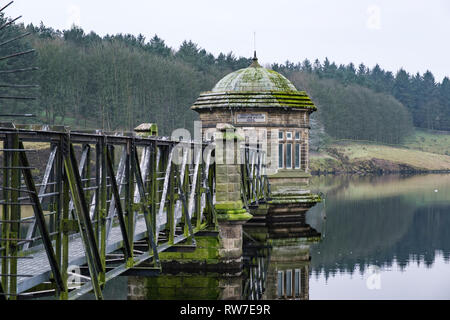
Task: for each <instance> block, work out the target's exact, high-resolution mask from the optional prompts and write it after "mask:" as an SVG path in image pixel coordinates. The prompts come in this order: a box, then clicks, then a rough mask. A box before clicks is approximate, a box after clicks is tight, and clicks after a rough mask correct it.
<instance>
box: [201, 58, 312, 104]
mask: <svg viewBox="0 0 450 320" xmlns="http://www.w3.org/2000/svg"><path fill="white" fill-rule="evenodd" d="M230 107H232V108H267V107H270V108H273V107H275V108H276V107H292V108H301V109H310V110H311V111H315V110H316V109H317V108H316V106H315V105H314V103H313V102H312V101H311V99H310V98H309V97H308V95H307V94H306V92H304V91H298V90H297V89H296V88H295V86H294V85H293V84H292V83H291V82H290V81H289V80H288V79H287V78H286V77H284V76H283V75H281V74H279V73H278V72H275V71H273V70H268V69H266V68H263V67H262V66H261V65H260V64H259V63H258V59H257V58H256V55H255V58H254V59H253V63H252V64H251V65H250V66H249V67H248V68H245V69H240V70H238V71H235V72H232V73H230V74H228V75H226V76H225V77H224V78H222V80H220V81H219V82H218V83H217V84H216V85H215V86H214V88H213V89H212V90H211V91H209V92H203V93H201V94H200V97H199V98H198V99H197V101H196V102H195V103H194V105H193V106H192V109H193V110H201V109H211V108H230Z"/></svg>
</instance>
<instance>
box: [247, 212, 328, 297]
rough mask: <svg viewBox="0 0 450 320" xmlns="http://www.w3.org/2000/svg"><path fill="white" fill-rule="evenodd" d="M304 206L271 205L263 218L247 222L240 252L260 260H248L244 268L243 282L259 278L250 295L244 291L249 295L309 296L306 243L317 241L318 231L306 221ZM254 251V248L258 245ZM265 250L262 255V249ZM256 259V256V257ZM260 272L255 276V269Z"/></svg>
mask: <svg viewBox="0 0 450 320" xmlns="http://www.w3.org/2000/svg"><path fill="white" fill-rule="evenodd" d="M306 213H307V210H305V208H298V207H297V208H296V207H295V206H290V207H289V209H286V206H283V207H281V206H280V207H278V206H276V205H275V206H271V207H270V208H269V212H268V213H267V216H266V219H265V221H261V220H259V221H258V223H254V224H252V223H251V222H250V223H247V225H246V226H245V228H244V229H245V233H246V235H247V237H246V241H245V244H244V256H245V257H246V259H247V260H248V261H263V262H262V263H258V264H256V265H255V264H254V263H253V264H252V263H251V264H250V266H249V268H248V269H247V271H246V274H247V279H246V280H247V282H246V284H245V285H244V288H246V286H250V285H247V283H251V282H252V281H253V282H255V280H260V279H261V280H263V281H264V283H263V284H262V285H260V288H262V289H263V290H259V291H258V290H257V289H259V288H258V287H256V284H258V282H257V281H256V284H254V285H253V286H254V287H255V288H254V290H253V291H250V293H253V296H251V295H250V296H249V295H248V292H245V291H244V296H243V298H249V299H264V300H274V299H293V300H307V299H309V266H310V259H311V257H310V254H309V250H310V244H312V243H315V242H319V241H320V239H321V234H320V233H319V232H317V230H315V229H314V228H312V227H311V226H310V225H309V224H307V223H306ZM258 246H259V250H257V251H256V252H255V248H258ZM261 249H263V250H265V252H266V255H265V256H264V258H265V259H263V258H262V253H264V251H262V250H261ZM257 259H260V260H257ZM260 271H261V272H263V273H264V274H263V275H262V276H261V277H260V279H256V277H255V275H258V272H260Z"/></svg>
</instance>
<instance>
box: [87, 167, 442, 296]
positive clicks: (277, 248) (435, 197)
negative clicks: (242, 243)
mask: <svg viewBox="0 0 450 320" xmlns="http://www.w3.org/2000/svg"><path fill="white" fill-rule="evenodd" d="M311 189H312V191H315V192H319V191H320V192H323V193H324V194H325V198H326V201H325V202H324V203H321V204H318V205H317V206H316V207H314V208H312V209H311V210H310V211H309V212H308V213H307V214H306V217H305V220H302V221H301V228H300V229H298V230H300V231H299V232H297V233H296V234H294V235H292V236H291V239H286V238H285V239H275V240H273V242H272V244H273V248H272V253H271V256H270V258H269V257H268V256H266V257H263V258H261V259H260V261H259V262H260V265H261V266H264V268H263V269H261V268H260V269H261V270H265V271H266V272H265V277H264V278H263V280H264V281H263V282H264V283H263V284H261V282H262V281H260V283H259V285H260V287H261V288H264V293H262V292H260V294H255V295H254V297H255V298H259V299H276V298H280V297H281V298H283V297H284V298H298V299H450V232H449V226H450V175H448V174H447V175H444V174H442V175H416V176H377V177H359V176H338V177H333V176H326V177H315V178H313V180H312V185H311ZM297 227H298V226H297ZM268 232H269V233H270V232H271V231H268ZM319 233H320V235H319V237H318V236H317V235H318V234H319ZM268 237H269V238H274V237H273V235H272V236H271V235H269V236H268ZM275 238H276V237H275ZM308 255H309V256H310V259H308V257H307V256H308ZM257 264H258V263H256V264H255V263H252V265H251V266H248V267H246V270H245V272H244V275H243V276H242V277H240V278H234V277H228V278H226V277H225V278H223V277H220V276H218V275H215V274H206V275H177V276H174V275H172V276H170V275H164V276H163V277H162V278H160V279H159V280H155V279H145V278H136V277H129V278H126V277H122V278H117V279H115V280H113V281H111V282H110V283H108V285H107V288H106V292H105V298H107V299H127V298H128V299H130V298H142V299H146V298H147V299H158V298H159V299H224V298H229V297H233V296H234V297H236V296H237V295H239V294H240V293H241V292H242V291H244V288H245V286H246V284H247V285H248V283H249V280H250V273H251V272H253V273H252V275H255V273H254V272H255V270H257V268H258V267H257V266H256V265H257ZM255 268H256V269H255ZM254 279H255V277H254V276H252V281H253V280H254ZM253 282H255V281H253ZM250 287H255V288H257V287H256V286H255V285H253V286H252V285H250ZM136 288H140V289H139V290H137V289H136ZM142 288H145V290H146V291H145V294H142V292H141V291H140V290H141V289H142ZM136 290H137V291H136ZM135 293H137V296H136V294H135ZM243 297H244V298H247V297H248V294H245V295H244V296H243ZM86 298H89V296H87V297H86Z"/></svg>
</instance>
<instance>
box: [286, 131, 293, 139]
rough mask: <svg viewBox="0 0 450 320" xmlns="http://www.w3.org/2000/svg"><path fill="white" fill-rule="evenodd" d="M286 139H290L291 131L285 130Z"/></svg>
mask: <svg viewBox="0 0 450 320" xmlns="http://www.w3.org/2000/svg"><path fill="white" fill-rule="evenodd" d="M286 140H292V132H286Z"/></svg>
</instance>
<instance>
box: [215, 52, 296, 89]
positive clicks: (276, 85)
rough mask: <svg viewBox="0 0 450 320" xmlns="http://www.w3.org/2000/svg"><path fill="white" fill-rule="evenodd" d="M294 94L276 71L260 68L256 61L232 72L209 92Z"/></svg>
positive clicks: (290, 86)
mask: <svg viewBox="0 0 450 320" xmlns="http://www.w3.org/2000/svg"><path fill="white" fill-rule="evenodd" d="M267 91H285V92H290V91H292V92H296V91H297V89H296V88H295V87H294V85H293V84H292V83H291V82H290V81H289V80H288V79H286V77H285V76H283V75H281V74H279V73H278V72H276V71H273V70H268V69H266V68H263V67H261V66H260V65H259V64H258V62H257V60H255V61H254V62H253V63H252V65H251V66H250V67H248V68H245V69H240V70H238V71H235V72H232V73H230V74H228V75H226V76H225V77H224V78H222V80H220V81H219V82H218V83H217V84H216V86H215V87H214V88H213V89H212V90H211V92H267Z"/></svg>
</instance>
